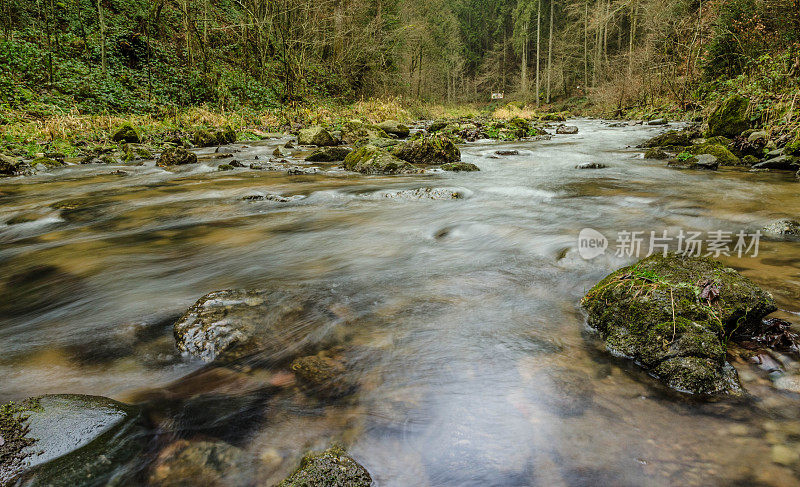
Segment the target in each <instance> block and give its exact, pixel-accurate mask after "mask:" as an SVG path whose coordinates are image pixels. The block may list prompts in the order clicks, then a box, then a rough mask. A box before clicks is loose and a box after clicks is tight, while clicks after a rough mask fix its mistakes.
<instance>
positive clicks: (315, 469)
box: [279, 446, 372, 487]
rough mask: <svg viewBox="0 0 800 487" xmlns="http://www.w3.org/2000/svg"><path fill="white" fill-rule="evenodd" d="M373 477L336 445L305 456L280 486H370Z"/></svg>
mask: <svg viewBox="0 0 800 487" xmlns="http://www.w3.org/2000/svg"><path fill="white" fill-rule="evenodd" d="M370 485H372V477H370V475H369V472H367V470H366V469H365V468H364V467H362V466H361V465H359V464H358V462H356V461H355V460H353V459H352V458H351V457H350V456H348V455H347V453H345V451H344V450H342V449H341V448H339V447H337V446H334V447H332V448H329V449H327V450H325V451H324V452H322V453H310V454H308V455H306V456H305V457H303V461H302V462H301V464H300V468H299V469H297V471H296V472H295V473H293V474H292V475H291V476H290V477H289V478H287V479H286V480H284V481H283V482H281V483H280V484H279V487H317V486H319V487H321V486H331V487H333V486H338V487H369V486H370Z"/></svg>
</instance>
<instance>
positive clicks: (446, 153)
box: [391, 135, 461, 164]
mask: <svg viewBox="0 0 800 487" xmlns="http://www.w3.org/2000/svg"><path fill="white" fill-rule="evenodd" d="M391 151H392V154H394V155H395V156H397V157H398V158H400V159H402V160H404V161H408V162H411V163H413V164H448V163H451V162H458V161H460V160H461V151H459V150H458V147H456V144H455V143H453V141H452V140H450V139H449V138H448V137H444V136H441V135H432V136H429V137H420V138H417V139H413V140H409V141H408V142H403V143H401V144H398V145H396V146H394V147H392V149H391Z"/></svg>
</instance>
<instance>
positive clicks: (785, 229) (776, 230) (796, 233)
mask: <svg viewBox="0 0 800 487" xmlns="http://www.w3.org/2000/svg"><path fill="white" fill-rule="evenodd" d="M764 232H765V233H768V234H771V235H779V236H782V237H791V238H795V237H796V238H800V222H797V221H795V220H789V219H783V220H777V221H774V222H772V223H770V224H769V225H767V226H765V227H764Z"/></svg>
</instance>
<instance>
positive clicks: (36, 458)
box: [0, 395, 145, 487]
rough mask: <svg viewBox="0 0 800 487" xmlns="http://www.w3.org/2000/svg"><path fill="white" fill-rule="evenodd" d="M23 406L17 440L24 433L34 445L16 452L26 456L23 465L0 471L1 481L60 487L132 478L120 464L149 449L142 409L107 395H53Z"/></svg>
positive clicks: (36, 399)
mask: <svg viewBox="0 0 800 487" xmlns="http://www.w3.org/2000/svg"><path fill="white" fill-rule="evenodd" d="M4 409H5V407H4ZM22 409H23V412H22V413H21V414H22V416H18V418H24V420H23V423H24V425H23V427H22V428H23V429H22V430H19V429H17V430H16V432H17V437H15V438H16V439H15V442H16V444H17V447H18V446H19V445H20V443H19V441H18V440H19V433H20V432H24V433H23V435H24V437H25V438H27V439H28V440H26V441H27V442H28V443H29V444H28V445H26V446H24V447H23V448H22V450H20V451H18V452H17V454H15V455H13V456H12V459H13V458H19V457H20V455H23V457H22V458H23V463H22V464H21V465H18V468H16V469H12V470H11V471H9V470H8V469H6V468H3V469H0V482H3V483H5V481H7V480H8V478H4V476H8V477H9V478H11V479H15V478H16V480H17V481H18V482H20V483H21V484H22V485H47V486H54V487H62V486H63V487H66V486H74V485H106V484H107V482H110V481H111V480H112V479H113V480H114V481H116V482H118V483H117V484H116V485H125V482H126V481H127V482H131V481H132V479H130V478H128V476H129V474H127V473H125V471H124V470H121V469H120V467H121V466H124V465H125V464H126V463H127V462H131V461H133V460H134V459H135V458H136V457H137V456H138V455H139V454H140V453H141V451H142V450H143V447H144V443H145V442H144V435H143V428H142V427H141V424H140V412H139V409H138V408H136V407H134V406H129V405H126V404H122V403H119V402H117V401H113V400H111V399H107V398H104V397H95V396H81V395H48V396H41V397H38V398H33V399H28V400H27V401H25V402H24V403H23V404H22ZM4 438H5V436H4ZM2 448H5V446H3V447H2ZM3 453H5V452H3ZM3 457H4V460H3V461H5V455H3Z"/></svg>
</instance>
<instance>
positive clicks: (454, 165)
mask: <svg viewBox="0 0 800 487" xmlns="http://www.w3.org/2000/svg"><path fill="white" fill-rule="evenodd" d="M439 167H441V168H442V170H444V171H452V172H474V171H480V170H481V169H480V168H479V167H478V166H476V165H475V164H473V163H471V162H448V163H447V164H442V165H441V166H439Z"/></svg>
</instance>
